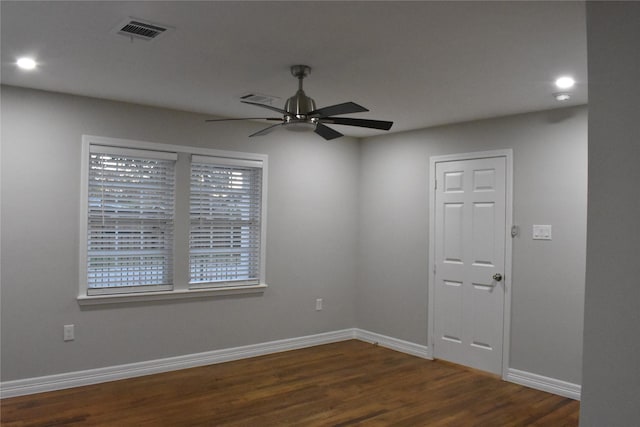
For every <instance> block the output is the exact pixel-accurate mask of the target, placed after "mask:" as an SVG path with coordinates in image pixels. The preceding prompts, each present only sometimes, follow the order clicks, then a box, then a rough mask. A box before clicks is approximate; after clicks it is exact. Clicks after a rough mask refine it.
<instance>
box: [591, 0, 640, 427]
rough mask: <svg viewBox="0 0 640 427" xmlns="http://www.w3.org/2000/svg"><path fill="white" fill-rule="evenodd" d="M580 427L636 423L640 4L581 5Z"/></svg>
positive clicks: (639, 385)
mask: <svg viewBox="0 0 640 427" xmlns="http://www.w3.org/2000/svg"><path fill="white" fill-rule="evenodd" d="M587 43H588V52H589V60H588V67H589V100H590V104H591V106H590V116H589V159H590V160H589V210H588V216H589V222H588V230H589V231H588V241H587V247H588V250H587V284H586V295H585V333H584V387H583V395H582V396H583V397H582V405H581V413H580V425H582V426H594V427H600V426H608V427H628V426H639V425H640V398H639V396H640V261H639V260H638V255H639V252H640V231H638V221H639V220H640V189H639V188H638V186H639V184H640V101H639V100H640V83H639V80H638V79H639V78H640V77H639V76H640V3H634V2H627V3H616V2H588V3H587Z"/></svg>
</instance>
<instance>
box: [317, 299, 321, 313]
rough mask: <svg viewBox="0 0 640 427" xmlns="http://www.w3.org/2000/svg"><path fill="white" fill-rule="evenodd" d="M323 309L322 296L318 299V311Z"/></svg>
mask: <svg viewBox="0 0 640 427" xmlns="http://www.w3.org/2000/svg"><path fill="white" fill-rule="evenodd" d="M320 310H322V298H318V299H316V311H320Z"/></svg>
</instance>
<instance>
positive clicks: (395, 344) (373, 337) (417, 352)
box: [355, 329, 433, 359]
mask: <svg viewBox="0 0 640 427" xmlns="http://www.w3.org/2000/svg"><path fill="white" fill-rule="evenodd" d="M355 338H356V339H358V340H360V341H367V342H370V343H375V344H378V345H381V346H382V347H387V348H390V349H392V350H396V351H400V352H402V353H406V354H411V355H412V356H418V357H422V358H423V359H433V356H432V355H431V351H430V350H429V348H428V347H427V346H426V345H420V344H416V343H412V342H409V341H403V340H400V339H397V338H392V337H389V336H386V335H380V334H376V333H375V332H369V331H365V330H363V329H355Z"/></svg>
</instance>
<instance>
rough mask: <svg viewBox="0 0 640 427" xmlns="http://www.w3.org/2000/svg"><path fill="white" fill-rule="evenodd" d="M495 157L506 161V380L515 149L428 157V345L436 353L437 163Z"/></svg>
mask: <svg viewBox="0 0 640 427" xmlns="http://www.w3.org/2000/svg"><path fill="white" fill-rule="evenodd" d="M492 157H504V158H505V161H506V169H505V174H506V176H505V184H506V187H505V196H506V200H505V210H506V212H505V227H506V229H505V235H504V236H505V242H504V248H505V260H504V286H505V300H504V317H503V319H502V323H503V327H502V331H503V332H502V379H507V376H508V374H509V349H510V337H511V294H512V290H511V289H512V286H511V285H512V280H511V270H512V269H511V262H512V243H513V238H512V237H511V226H512V225H513V150H511V149H504V150H492V151H480V152H473V153H460V154H448V155H443V156H431V157H429V189H428V198H429V290H428V298H429V299H428V310H429V312H428V315H427V319H428V322H429V327H428V328H427V345H428V348H429V349H430V352H431V354H432V355H435V352H434V337H435V331H434V328H435V326H434V323H435V301H434V296H435V236H436V233H435V221H434V220H433V219H434V218H435V209H436V207H435V201H436V200H435V198H436V193H435V191H432V190H433V189H435V185H436V163H441V162H453V161H459V160H475V159H486V158H492Z"/></svg>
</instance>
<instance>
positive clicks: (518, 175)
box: [1, 87, 587, 383]
mask: <svg viewBox="0 0 640 427" xmlns="http://www.w3.org/2000/svg"><path fill="white" fill-rule="evenodd" d="M1 101H2V147H1V149H2V153H1V154H2V158H1V160H2V165H1V166H2V170H1V172H2V176H1V185H2V214H1V221H2V224H1V225H2V242H1V244H2V247H1V253H2V270H1V280H2V306H1V310H2V311H1V315H2V330H1V333H2V342H1V344H2V381H8V380H13V379H21V378H30V377H36V376H41V375H49V374H55V373H61V372H69V371H76V370H82V369H90V368H96V367H103V366H112V365H117V364H122V363H130V362H136V361H143V360H153V359H158V358H162V357H170V356H176V355H182V354H190V353H195V352H201V351H208V350H215V349H220V348H228V347H234V346H240V345H245V344H253V343H260V342H266V341H271V340H276V339H281V338H290V337H298V336H303V335H307V334H314V333H320V332H326V331H334V330H339V329H343V328H351V327H359V328H362V329H366V330H370V331H373V332H378V333H381V334H385V335H388V336H391V337H395V338H400V339H404V340H407V341H411V342H415V343H419V344H426V335H427V332H426V331H427V281H428V275H427V260H428V253H427V247H428V193H427V182H428V178H427V177H428V173H429V171H428V166H429V163H428V161H429V156H431V155H440V154H449V153H460V152H468V151H483V150H489V149H499V148H509V147H510V148H513V150H514V168H515V176H514V184H515V198H514V206H515V211H514V216H515V221H516V223H517V224H519V225H520V226H521V227H522V229H523V233H524V234H523V235H522V236H521V237H519V238H517V239H516V241H515V242H514V253H513V256H514V257H513V258H514V260H513V289H514V292H513V304H512V309H513V319H512V337H511V344H512V349H511V367H513V368H516V369H521V370H525V371H529V372H533V373H537V374H540V375H546V376H549V377H553V378H558V379H563V380H565V381H569V382H573V383H580V380H581V378H580V360H581V347H582V341H581V339H582V308H583V287H584V257H585V253H584V252H585V222H586V154H587V151H586V150H587V147H586V126H587V110H586V107H576V108H568V109H560V110H554V111H548V112H541V113H533V114H524V115H518V116H512V117H507V118H500V119H493V120H485V121H478V122H472V123H466V124H459V125H454V126H446V127H440V128H434V129H429V130H422V131H415V132H408V133H402V134H395V135H388V136H384V137H376V138H368V139H365V140H363V141H361V142H360V143H358V142H357V141H355V140H352V139H349V138H342V139H340V140H337V141H334V142H329V143H325V142H323V141H321V140H320V141H319V140H318V138H317V137H316V136H315V135H310V136H303V135H299V134H291V133H287V132H280V133H276V134H272V135H269V136H267V137H265V138H263V139H258V140H253V139H252V140H249V139H248V138H247V135H248V134H249V133H251V132H252V131H255V130H258V129H260V127H261V126H262V125H260V124H255V123H246V124H242V123H235V122H234V123H219V124H216V125H211V124H204V123H203V119H204V117H203V116H201V115H197V114H191V113H185V112H180V111H172V110H163V109H157V108H151V107H143V106H137V105H131V104H125V103H117V102H111V101H104V100H96V99H89V98H83V97H74V96H68V95H59V94H51V93H46V92H40V91H34V90H25V89H19V88H13V87H3V88H2V99H1ZM83 133H86V134H94V135H101V136H109V137H116V138H117V137H120V138H129V139H139V140H147V141H156V142H165V143H171V144H185V145H191V146H202V147H210V148H219V149H229V150H237V151H248V152H260V153H266V154H268V155H269V168H270V174H269V206H268V240H267V243H268V246H267V281H268V283H269V284H270V287H269V288H268V290H267V291H266V292H265V294H264V295H263V296H248V297H247V296H245V297H229V298H212V299H202V300H191V301H178V302H163V303H144V304H134V305H131V304H127V305H116V306H102V307H91V308H83V309H80V308H79V306H78V304H77V303H76V301H75V296H76V294H77V288H78V278H77V268H78V230H79V221H80V219H79V185H80V136H81V135H82V134H83ZM30 164H32V165H33V167H30V169H27V171H25V168H26V167H27V166H26V165H30ZM34 170H39V171H41V172H38V173H37V174H36V173H29V172H30V171H34ZM38 210H40V211H44V212H45V213H46V215H47V216H46V217H45V215H44V214H43V213H40V212H38ZM534 223H543V224H544V223H549V224H552V225H553V226H554V229H553V231H554V239H553V241H551V242H534V241H532V240H531V239H530V229H531V224H534ZM318 297H322V298H324V310H323V311H321V312H316V311H315V310H314V306H315V304H314V303H315V298H318ZM68 323H73V324H75V325H76V340H75V341H73V342H67V343H65V342H63V341H62V325H64V324H68Z"/></svg>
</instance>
